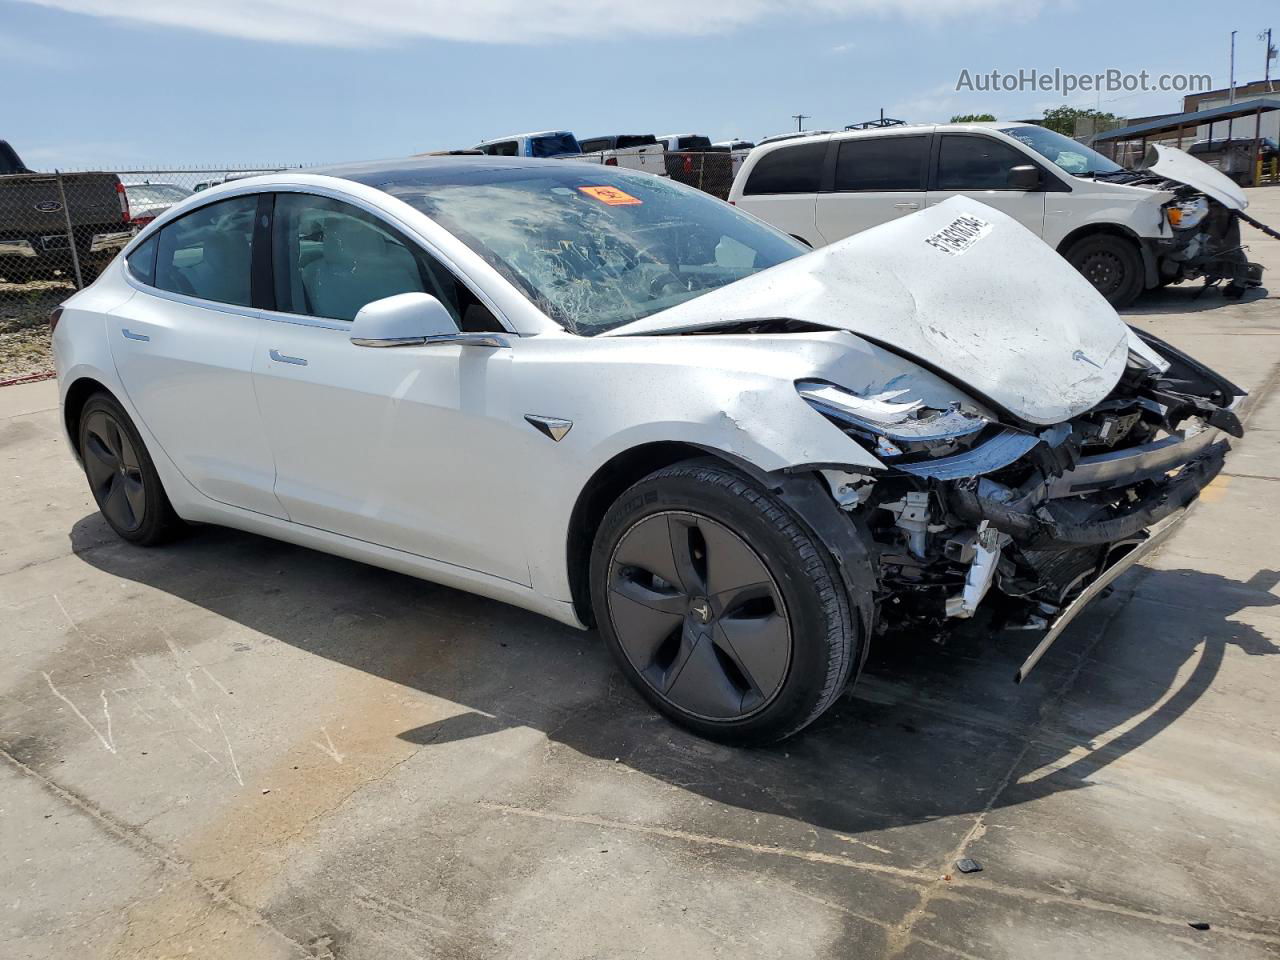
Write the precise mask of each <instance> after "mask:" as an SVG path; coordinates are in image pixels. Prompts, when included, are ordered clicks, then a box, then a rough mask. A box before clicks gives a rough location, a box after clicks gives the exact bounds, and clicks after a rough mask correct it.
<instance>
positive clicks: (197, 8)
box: [22, 0, 1040, 47]
mask: <svg viewBox="0 0 1280 960" xmlns="http://www.w3.org/2000/svg"><path fill="white" fill-rule="evenodd" d="M22 2H26V3H35V4H39V5H41V6H45V7H54V8H57V9H60V10H67V11H71V12H73V13H82V14H87V15H90V16H99V17H112V18H119V19H125V20H132V21H136V22H141V23H148V24H152V25H157V26H166V27H180V28H186V29H191V30H200V31H204V32H207V33H216V34H222V35H224V36H231V37H241V38H245V39H251V40H264V41H269V42H275V43H292V44H311V45H323V46H340V47H368V46H383V45H389V44H393V43H397V42H400V41H403V40H407V39H413V38H417V37H434V38H439V39H444V40H465V41H472V42H477V43H539V42H545V41H549V40H571V39H581V38H608V37H612V36H622V35H634V34H647V35H652V36H659V35H667V36H670V35H677V34H708V33H716V32H720V31H724V30H731V29H734V28H736V27H741V26H744V25H747V24H750V23H755V22H759V21H762V20H767V19H769V18H773V17H779V18H781V17H783V16H787V17H794V16H795V15H796V14H798V13H799V14H807V15H810V16H819V17H824V18H831V19H847V18H852V17H857V16H877V17H901V18H905V19H908V20H912V21H915V22H922V21H923V22H938V21H944V20H950V19H954V18H957V17H964V16H970V15H987V14H990V13H992V12H994V11H999V12H1000V13H1001V14H1002V15H1009V14H1016V15H1020V16H1029V15H1031V14H1033V13H1034V12H1035V11H1036V9H1037V8H1038V6H1039V3H1040V0H1029V2H1020V0H731V2H709V0H704V2H695V3H690V2H689V0H22Z"/></svg>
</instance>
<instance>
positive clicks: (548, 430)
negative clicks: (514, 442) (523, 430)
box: [524, 413, 573, 443]
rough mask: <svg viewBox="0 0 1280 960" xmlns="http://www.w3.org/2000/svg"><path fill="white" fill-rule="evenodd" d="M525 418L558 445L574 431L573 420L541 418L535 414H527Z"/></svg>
mask: <svg viewBox="0 0 1280 960" xmlns="http://www.w3.org/2000/svg"><path fill="white" fill-rule="evenodd" d="M524 418H525V420H527V421H528V422H529V423H531V424H533V426H534V427H536V428H537V429H538V430H539V431H541V432H542V433H544V434H546V435H547V436H548V437H550V438H551V439H552V440H554V441H555V442H556V443H559V442H560V441H561V440H563V439H564V438H565V436H566V435H567V434H568V433H569V431H570V430H572V429H573V421H572V420H562V419H560V418H559V417H540V416H538V415H537V414H534V413H526V414H525V415H524Z"/></svg>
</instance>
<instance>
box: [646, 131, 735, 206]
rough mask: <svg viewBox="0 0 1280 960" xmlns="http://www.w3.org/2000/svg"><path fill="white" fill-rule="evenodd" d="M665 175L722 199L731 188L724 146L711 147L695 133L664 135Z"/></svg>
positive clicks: (661, 140) (729, 164)
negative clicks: (665, 152)
mask: <svg viewBox="0 0 1280 960" xmlns="http://www.w3.org/2000/svg"><path fill="white" fill-rule="evenodd" d="M658 142H659V143H660V144H662V145H663V146H664V147H666V151H667V154H666V166H667V176H669V177H670V178H671V179H672V180H675V181H677V182H678V183H687V184H688V185H689V186H691V187H697V188H698V189H699V190H705V191H706V192H707V193H709V194H711V195H712V196H716V197H719V198H720V199H721V200H725V199H727V198H728V196H729V187H730V186H732V185H733V169H734V165H733V157H732V156H730V154H729V150H728V148H727V147H713V146H712V145H711V138H710V137H704V136H700V135H699V134H695V133H664V134H662V135H661V136H660V137H658Z"/></svg>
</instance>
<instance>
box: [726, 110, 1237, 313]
mask: <svg viewBox="0 0 1280 960" xmlns="http://www.w3.org/2000/svg"><path fill="white" fill-rule="evenodd" d="M956 195H963V196H967V197H971V198H973V199H976V200H980V201H982V202H983V203H986V204H989V205H990V206H992V207H995V208H997V209H998V210H1001V211H1003V212H1004V213H1006V214H1008V215H1009V216H1011V217H1013V218H1014V219H1015V220H1017V221H1019V222H1020V223H1022V224H1023V225H1024V226H1025V227H1027V228H1028V229H1029V230H1031V231H1032V232H1034V233H1035V234H1037V235H1038V236H1040V237H1042V238H1043V239H1044V240H1045V242H1047V243H1048V244H1049V245H1050V246H1052V247H1053V248H1054V249H1055V250H1057V251H1059V252H1060V253H1061V254H1062V255H1063V256H1064V257H1066V258H1067V260H1069V261H1070V262H1071V263H1072V264H1073V265H1074V266H1075V267H1076V268H1077V269H1078V270H1080V272H1081V273H1083V274H1084V275H1085V276H1086V277H1088V278H1089V280H1090V281H1091V282H1092V283H1093V284H1094V286H1095V287H1097V289H1098V290H1099V292H1100V293H1102V294H1103V295H1104V296H1105V297H1106V298H1107V299H1108V300H1109V301H1110V302H1111V303H1112V304H1113V305H1115V306H1124V305H1126V304H1128V303H1130V302H1132V301H1133V299H1134V298H1135V297H1137V296H1138V295H1139V294H1140V293H1142V291H1143V290H1146V289H1149V288H1152V287H1157V286H1163V285H1165V284H1167V283H1173V282H1176V281H1178V280H1186V279H1192V278H1194V277H1205V278H1206V279H1207V280H1212V281H1216V280H1227V281H1228V282H1229V284H1228V286H1227V288H1226V291H1227V292H1228V293H1233V294H1234V293H1239V292H1241V291H1243V289H1244V288H1245V287H1247V286H1253V285H1257V284H1258V283H1259V282H1260V281H1261V268H1260V267H1258V266H1257V265H1256V264H1250V263H1248V262H1247V261H1246V260H1245V257H1244V254H1243V252H1242V251H1241V249H1240V227H1239V223H1238V222H1237V219H1236V217H1235V211H1237V210H1242V209H1244V207H1245V206H1246V205H1247V203H1248V201H1247V200H1246V199H1245V195H1244V193H1243V192H1242V191H1241V190H1240V188H1239V187H1238V186H1236V185H1235V184H1234V183H1232V182H1231V181H1230V180H1229V179H1228V178H1227V177H1225V176H1224V175H1222V174H1221V173H1219V172H1218V171H1216V170H1214V169H1212V168H1211V167H1209V166H1208V165H1207V164H1204V163H1201V162H1200V161H1198V160H1195V159H1194V158H1192V157H1189V156H1187V155H1186V154H1184V153H1182V152H1181V151H1179V150H1173V149H1171V148H1167V147H1153V148H1152V149H1151V150H1150V151H1149V155H1148V157H1146V158H1144V163H1143V169H1142V170H1127V169H1125V168H1123V167H1121V166H1119V165H1118V164H1116V163H1113V162H1112V161H1110V160H1108V159H1107V158H1106V157H1104V156H1102V155H1101V154H1099V153H1097V152H1096V151H1094V150H1092V149H1090V148H1089V147H1086V146H1084V145H1083V144H1080V143H1077V142H1076V141H1074V140H1071V139H1069V138H1067V137H1064V136H1062V135H1061V134H1058V133H1055V132H1054V131H1052V130H1048V129H1046V128H1044V127H1039V126H1036V125H1034V124H1026V123H974V124H946V125H938V126H932V125H930V126H901V127H892V128H887V129H884V128H882V129H877V130H862V131H852V132H845V133H833V134H828V135H825V136H810V137H804V138H800V139H795V140H785V141H782V142H778V143H772V144H767V145H764V146H760V147H757V148H756V149H755V150H753V151H752V152H751V155H750V156H749V157H748V158H747V160H746V162H745V163H744V164H743V166H742V169H741V170H740V171H739V172H738V175H737V177H736V178H735V179H734V183H733V188H732V189H731V190H730V193H729V200H730V202H732V203H735V204H737V205H738V206H739V207H741V208H742V209H744V210H746V211H748V212H749V213H752V214H755V215H756V216H757V217H760V218H761V219H762V220H765V221H767V222H768V223H771V224H773V225H774V226H776V227H778V228H779V229H781V230H784V231H786V232H787V233H789V234H791V235H792V236H794V237H796V238H797V239H798V240H801V241H803V242H805V243H807V244H809V245H810V246H812V247H819V246H823V245H825V244H828V243H834V242H835V241H837V240H841V239H843V238H844V237H847V236H850V235H851V234H855V233H858V232H860V231H862V230H866V229H868V228H869V227H874V226H877V225H878V224H881V223H885V222H887V221H890V220H893V219H895V218H897V217H901V216H904V215H906V214H909V213H912V212H914V211H916V210H920V209H923V208H924V207H928V206H933V205H935V204H938V203H941V202H942V201H943V200H946V199H947V198H948V197H954V196H956Z"/></svg>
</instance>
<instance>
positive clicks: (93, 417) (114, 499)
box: [80, 393, 182, 546]
mask: <svg viewBox="0 0 1280 960" xmlns="http://www.w3.org/2000/svg"><path fill="white" fill-rule="evenodd" d="M80 459H81V461H82V462H83V463H84V472H85V476H86V477H87V478H88V481H89V490H90V492H91V493H92V494H93V499H94V500H95V501H96V502H97V504H98V509H99V510H101V511H102V516H103V517H104V518H105V519H106V521H107V523H108V524H109V525H110V526H111V529H112V530H114V531H115V532H116V533H117V534H118V535H119V536H120V537H122V538H123V539H125V540H128V541H129V542H130V543H136V544H140V545H142V546H152V545H154V544H157V543H163V542H164V541H166V540H169V539H171V538H172V537H173V536H174V534H175V533H177V532H178V531H179V530H181V528H182V521H181V520H180V519H179V518H178V515H177V514H176V513H174V512H173V507H172V506H171V505H170V503H169V498H168V496H166V494H165V492H164V487H163V486H162V485H161V483H160V475H159V474H158V473H156V468H155V464H154V463H152V461H151V457H150V455H149V454H148V453H147V448H146V447H145V446H144V445H143V443H142V437H141V436H139V434H138V430H137V428H136V427H135V426H134V425H133V421H132V420H130V419H129V415H128V414H127V413H125V411H124V408H123V407H122V406H120V404H119V402H118V401H117V400H116V399H115V397H113V396H111V395H110V394H108V393H95V394H94V395H93V396H92V397H90V398H89V399H88V400H87V401H86V402H85V405H84V407H83V408H82V409H81V411H80Z"/></svg>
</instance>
